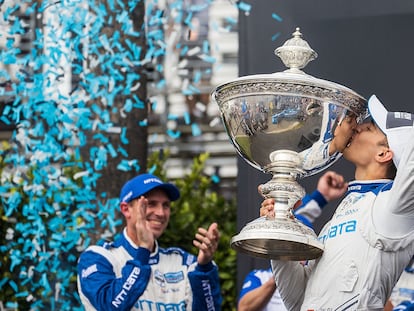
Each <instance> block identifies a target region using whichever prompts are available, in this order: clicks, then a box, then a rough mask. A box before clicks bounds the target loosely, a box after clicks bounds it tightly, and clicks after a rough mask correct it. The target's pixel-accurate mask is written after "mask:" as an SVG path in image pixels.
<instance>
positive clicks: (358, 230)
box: [261, 95, 414, 311]
mask: <svg viewBox="0 0 414 311" xmlns="http://www.w3.org/2000/svg"><path fill="white" fill-rule="evenodd" d="M368 108H369V112H370V115H371V117H372V120H371V121H369V122H364V123H363V124H360V125H358V126H357V128H356V130H355V134H354V135H353V137H352V139H351V140H350V142H349V143H348V144H347V146H346V148H344V149H343V151H342V152H343V156H344V158H345V159H347V160H349V161H350V162H352V163H353V164H354V165H355V179H356V180H355V181H352V182H350V183H349V184H346V183H344V182H343V177H342V176H340V175H338V174H335V173H333V172H327V173H325V174H324V175H323V176H322V177H321V178H320V180H319V182H318V187H317V191H315V192H314V193H313V194H311V195H309V196H307V197H305V198H304V200H303V203H304V204H311V205H314V207H315V209H314V210H315V211H318V210H319V209H320V208H322V206H323V205H324V204H325V203H326V202H327V201H329V198H327V197H325V196H324V188H325V189H331V190H332V189H337V190H338V193H341V192H343V191H344V190H346V186H347V192H346V194H345V196H344V198H343V199H342V201H341V203H340V204H339V206H338V207H337V209H336V211H335V213H334V215H333V216H332V218H331V220H330V221H329V222H328V223H327V224H326V225H325V226H324V228H323V229H322V230H321V232H320V234H319V240H320V241H322V242H323V243H324V252H323V255H322V256H321V257H320V258H318V259H316V260H310V261H309V262H308V263H307V265H305V266H303V265H301V264H300V263H299V262H294V261H281V260H272V269H273V273H274V277H275V281H276V284H277V286H278V289H279V292H280V294H281V297H282V299H283V301H284V303H285V305H286V307H287V308H288V309H289V310H315V311H316V310H383V309H384V305H385V304H386V302H387V300H388V299H389V297H390V295H391V293H392V290H393V288H394V286H395V284H396V283H397V281H398V279H399V277H400V275H401V273H402V271H403V270H404V268H405V267H406V266H407V264H408V263H409V261H410V259H411V258H412V256H413V254H414V128H413V122H414V115H412V114H410V113H402V112H388V111H387V110H386V109H385V108H384V106H383V105H382V104H381V103H380V101H379V100H378V99H377V97H376V96H375V95H374V96H372V97H371V98H370V99H369V101H368ZM396 168H398V171H397V170H396ZM272 206H273V199H267V200H265V201H263V203H262V208H261V215H262V216H263V215H269V210H271V207H272ZM308 208H309V206H308Z"/></svg>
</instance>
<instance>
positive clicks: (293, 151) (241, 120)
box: [211, 28, 367, 260]
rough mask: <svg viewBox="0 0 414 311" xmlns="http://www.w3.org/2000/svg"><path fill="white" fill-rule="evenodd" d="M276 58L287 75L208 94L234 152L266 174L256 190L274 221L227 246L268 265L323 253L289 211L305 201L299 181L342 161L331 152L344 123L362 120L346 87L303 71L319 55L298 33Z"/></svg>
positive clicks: (357, 100) (361, 104)
mask: <svg viewBox="0 0 414 311" xmlns="http://www.w3.org/2000/svg"><path fill="white" fill-rule="evenodd" d="M275 54H276V55H278V56H279V57H280V58H281V59H282V61H283V62H284V64H285V65H286V66H287V67H288V69H287V70H285V71H283V72H277V73H273V74H260V75H251V76H245V77H240V78H238V79H235V80H233V81H230V82H228V83H224V84H221V85H219V86H218V87H216V88H215V89H214V90H213V92H212V93H211V97H212V100H213V101H214V102H215V103H216V104H217V105H218V106H219V110H220V116H221V119H222V122H223V124H224V127H225V129H226V132H227V134H228V136H229V138H230V141H231V142H232V144H233V145H234V147H235V148H236V150H237V152H238V154H239V155H240V156H241V157H242V158H243V159H244V160H245V161H246V162H247V163H249V164H250V165H251V166H253V167H254V168H256V169H258V170H260V171H262V172H264V173H269V174H271V175H272V179H271V180H270V181H269V182H267V183H265V184H263V185H261V187H260V192H261V194H262V196H263V197H264V198H274V199H275V206H274V211H275V217H274V218H270V217H265V216H264V217H260V218H258V219H255V220H253V221H251V222H249V223H248V224H246V225H245V226H244V227H243V228H242V230H241V231H240V233H239V234H238V235H236V236H234V237H233V238H232V240H231V247H232V248H234V249H236V250H238V251H241V252H244V253H246V254H249V255H252V256H256V257H262V258H268V259H281V260H306V259H315V258H318V257H320V256H321V255H322V253H323V244H322V243H321V242H320V241H319V240H318V239H317V236H316V234H315V232H314V231H313V230H312V229H311V228H309V227H307V226H306V225H304V224H302V223H301V222H300V221H298V220H297V219H296V218H295V216H294V214H293V206H294V205H295V204H296V203H297V202H298V201H299V200H300V199H302V197H303V196H304V195H305V191H304V189H303V187H302V186H300V185H299V183H298V182H297V179H299V178H303V177H306V176H310V175H313V174H316V173H318V172H320V171H322V170H324V169H326V168H327V167H328V166H330V165H332V164H333V163H334V162H335V161H337V160H338V159H339V158H340V156H341V153H340V152H339V151H338V150H336V149H335V148H333V146H334V144H333V142H334V140H335V137H336V133H335V131H336V129H337V128H338V125H340V124H341V122H342V121H343V120H345V119H346V118H352V119H353V120H354V121H355V123H358V122H359V121H360V120H361V119H362V118H363V117H364V116H365V115H366V112H367V108H366V100H365V99H364V98H363V97H362V96H360V95H358V94H357V93H356V92H354V91H352V90H351V89H349V88H347V87H345V86H342V85H340V84H336V83H334V82H330V81H326V80H322V79H318V78H315V77H313V76H311V75H308V74H306V73H304V72H303V71H302V68H304V67H305V66H306V64H307V63H308V62H309V61H311V60H313V59H315V58H316V57H317V54H316V52H315V51H313V50H312V49H311V48H310V46H309V44H308V43H307V42H306V41H305V40H303V39H302V34H301V33H300V29H299V28H297V29H296V31H295V32H294V33H293V38H291V39H290V40H288V41H286V42H285V44H284V45H283V46H281V47H279V48H277V49H276V50H275ZM349 135H350V136H351V135H352V133H350V134H349Z"/></svg>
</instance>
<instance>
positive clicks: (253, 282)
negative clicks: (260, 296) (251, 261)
mask: <svg viewBox="0 0 414 311" xmlns="http://www.w3.org/2000/svg"><path fill="white" fill-rule="evenodd" d="M255 272H256V270H253V271H251V272H250V273H249V274H247V276H246V278H245V279H244V282H243V286H242V288H241V290H240V293H239V300H240V299H242V297H243V296H244V295H246V294H247V293H248V292H250V291H252V290H254V289H256V288H258V287H260V286H262V282H261V281H260V279H259V278H258V277H257V276H255Z"/></svg>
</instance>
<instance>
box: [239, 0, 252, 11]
mask: <svg viewBox="0 0 414 311" xmlns="http://www.w3.org/2000/svg"><path fill="white" fill-rule="evenodd" d="M237 7H238V8H239V9H240V10H242V11H244V12H245V13H250V10H251V9H252V6H251V4H248V3H246V2H244V1H239V2H237Z"/></svg>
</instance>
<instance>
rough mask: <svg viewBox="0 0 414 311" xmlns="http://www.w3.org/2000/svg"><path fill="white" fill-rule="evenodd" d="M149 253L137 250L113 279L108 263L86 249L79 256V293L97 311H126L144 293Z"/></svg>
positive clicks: (110, 265)
mask: <svg viewBox="0 0 414 311" xmlns="http://www.w3.org/2000/svg"><path fill="white" fill-rule="evenodd" d="M149 255H150V252H149V251H148V250H147V249H144V248H139V249H138V251H137V256H136V258H135V259H133V260H129V261H127V262H126V264H125V266H124V267H123V268H122V275H121V276H120V277H116V275H115V273H114V271H113V266H112V263H111V262H110V261H109V260H108V259H107V258H106V257H105V256H104V255H102V254H99V253H96V252H94V251H93V250H87V251H85V252H84V253H82V255H81V256H80V259H79V262H78V276H79V282H80V289H79V290H80V291H81V292H82V293H83V295H85V296H86V297H87V298H88V300H89V301H90V302H91V303H92V305H93V306H94V307H95V309H97V310H130V309H131V308H132V307H133V306H134V304H135V303H136V301H137V300H138V298H139V297H140V296H141V295H142V293H143V292H144V291H145V289H146V287H147V284H148V282H149V278H150V275H151V267H150V266H149V265H148V259H149Z"/></svg>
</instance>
